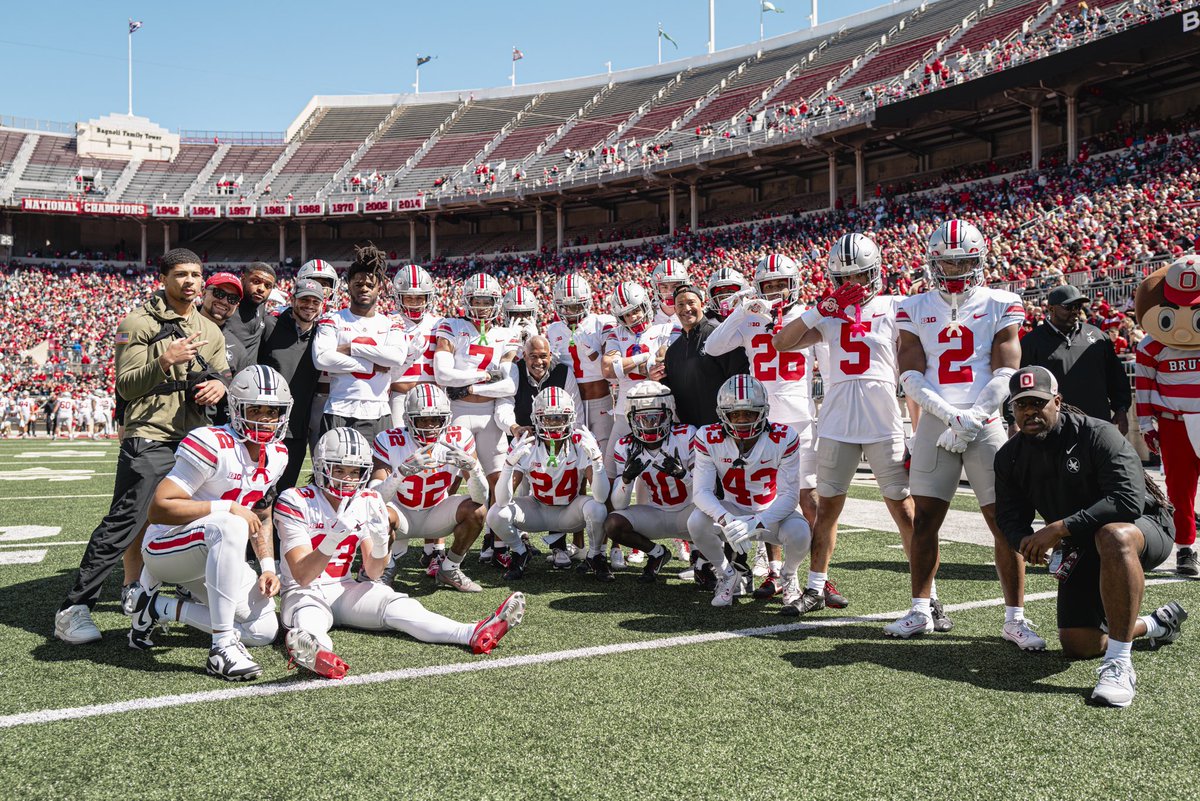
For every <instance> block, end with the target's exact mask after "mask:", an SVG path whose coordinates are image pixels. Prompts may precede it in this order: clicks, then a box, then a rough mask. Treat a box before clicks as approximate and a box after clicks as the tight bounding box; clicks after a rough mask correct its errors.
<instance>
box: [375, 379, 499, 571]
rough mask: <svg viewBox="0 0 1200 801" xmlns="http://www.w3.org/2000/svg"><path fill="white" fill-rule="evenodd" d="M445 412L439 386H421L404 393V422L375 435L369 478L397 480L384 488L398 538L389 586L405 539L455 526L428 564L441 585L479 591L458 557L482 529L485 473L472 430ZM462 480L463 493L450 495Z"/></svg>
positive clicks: (437, 535)
mask: <svg viewBox="0 0 1200 801" xmlns="http://www.w3.org/2000/svg"><path fill="white" fill-rule="evenodd" d="M450 417H451V414H450V400H449V399H448V398H447V397H446V393H445V392H444V391H443V390H442V389H441V387H438V386H436V385H434V384H429V383H423V384H419V385H418V386H415V387H413V388H412V389H410V390H409V391H408V394H407V395H405V397H404V425H403V426H399V427H396V428H393V429H390V430H388V431H384V432H382V433H381V434H379V436H377V437H376V438H375V443H374V456H375V463H374V474H373V476H372V479H373V481H374V482H377V483H382V482H384V481H385V479H389V478H391V479H394V481H393V482H392V483H394V484H395V490H393V491H389V492H387V493H385V494H384V501H385V502H387V504H388V505H389V506H390V507H391V508H392V509H393V510H394V511H395V513H396V516H397V521H396V524H395V526H394V528H395V531H396V544H395V546H394V547H393V549H392V556H391V561H390V562H389V564H388V566H387V572H386V573H385V575H384V579H383V580H384V583H386V584H388V585H389V586H390V585H391V580H392V578H393V576H394V575H395V571H396V559H398V558H399V557H400V556H402V555H403V554H404V551H405V549H406V548H407V547H408V540H409V539H423V540H425V541H426V542H427V543H431V542H437V541H439V540H441V538H443V537H445V536H446V535H447V534H450V533H451V532H453V533H454V542H453V544H452V545H451V547H450V551H449V552H448V553H445V554H444V555H443V556H440V557H439V556H437V555H435V554H436V552H433V553H431V559H430V560H429V561H428V562H427V563H426V569H427V570H428V571H429V572H430V574H431V575H433V576H434V577H435V578H436V581H437V585H438V586H439V587H452V588H453V589H456V590H460V591H462V592H479V591H480V590H481V589H482V588H481V587H480V586H479V585H478V584H476V583H475V582H474V581H472V580H471V579H470V578H468V577H467V575H466V574H465V573H464V572H463V570H462V560H463V557H464V556H466V554H467V551H469V550H470V548H471V543H473V542H475V538H476V537H478V536H479V532H480V530H481V529H482V528H483V519H484V515H485V514H486V513H487V496H488V484H487V478H486V476H484V474H483V469H482V468H481V467H480V466H479V461H478V460H477V459H476V458H475V440H474V438H473V437H472V436H471V432H469V431H466V430H465V429H462V428H460V427H459V426H457V425H451V424H450ZM464 479H465V480H466V482H467V492H468V494H467V495H457V494H455V493H456V492H457V490H458V485H459V483H460V482H461V481H463V480H464ZM431 551H432V549H431Z"/></svg>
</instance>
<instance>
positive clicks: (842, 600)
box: [824, 579, 850, 609]
mask: <svg viewBox="0 0 1200 801" xmlns="http://www.w3.org/2000/svg"><path fill="white" fill-rule="evenodd" d="M824 595H825V605H826V606H828V607H829V608H830V609H845V608H846V607H847V606H849V605H850V602H849V601H847V600H846V597H845V596H844V595H842V594H841V593H840V592H838V590H837V587H835V586H833V582H832V581H830V580H829V579H825V592H824Z"/></svg>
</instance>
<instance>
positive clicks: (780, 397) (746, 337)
mask: <svg viewBox="0 0 1200 801" xmlns="http://www.w3.org/2000/svg"><path fill="white" fill-rule="evenodd" d="M754 288H755V292H756V296H755V297H753V298H746V299H743V300H742V301H741V302H740V303H738V305H737V306H736V308H734V309H733V310H732V311H730V312H729V316H728V317H726V318H725V320H724V321H723V322H722V323H721V324H720V325H718V326H717V327H716V329H714V330H713V332H712V333H711V334H710V335H709V337H708V340H707V341H705V343H704V350H705V352H706V353H709V354H712V355H713V356H720V355H721V354H722V353H728V352H729V351H731V350H733V349H734V348H742V350H744V351H745V353H746V358H747V359H748V360H749V362H750V374H751V375H752V376H754V378H755V379H757V380H758V381H759V382H761V383H762V385H763V387H764V388H765V389H766V391H767V397H768V398H769V400H770V415H771V422H772V423H779V424H781V425H786V426H787V427H788V428H790V429H791V430H792V431H794V432H795V434H796V437H797V439H798V440H799V442H800V451H799V453H800V455H799V457H798V464H799V467H798V469H799V471H800V475H799V482H800V483H799V488H800V511H801V512H803V514H804V517H805V519H807V520H808V521H809V525H812V524H813V523H814V522H815V520H816V512H817V501H816V487H817V449H816V436H815V431H814V428H815V425H814V419H815V417H816V415H815V414H814V409H813V400H812V365H811V364H810V362H811V360H812V351H811V350H809V351H807V352H803V351H788V352H783V353H781V352H779V351H778V350H776V349H775V345H774V344H773V342H772V339H773V336H774V334H775V332H776V331H778V330H779V329H780V328H782V327H783V326H784V325H787V324H788V323H790V322H792V321H793V320H796V319H798V318H799V317H800V314H801V313H802V312H803V309H802V308H801V306H800V269H799V267H798V266H797V265H796V262H794V261H793V260H792V259H790V258H788V257H787V256H784V255H781V254H778V253H772V254H770V255H768V256H764V257H763V258H762V259H761V260H760V261H759V263H758V267H757V269H756V270H755V272H754ZM728 302H736V301H735V300H733V299H731V300H730V301H727V303H728ZM701 550H703V549H701ZM766 550H767V555H768V559H769V565H768V572H767V577H766V578H765V579H764V580H763V583H762V586H760V587H759V588H758V590H756V593H757V595H756V597H759V598H771V597H773V596H775V595H777V594H779V592H780V589H781V587H782V584H781V575H780V570H781V569H782V562H781V559H780V555H779V550H778V548H776V547H774V544H773V543H770V542H768V543H767V549H766ZM827 600H828V601H829V602H830V603H829V605H830V606H834V607H836V608H840V607H842V606H845V599H844V598H842V597H841V596H840V595H838V594H837V593H836V592H835V593H831V594H830V596H829V598H828V599H827Z"/></svg>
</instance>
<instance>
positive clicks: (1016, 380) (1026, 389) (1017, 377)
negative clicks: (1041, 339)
mask: <svg viewBox="0 0 1200 801" xmlns="http://www.w3.org/2000/svg"><path fill="white" fill-rule="evenodd" d="M1008 393H1009V395H1011V396H1012V400H1013V402H1014V403H1015V402H1016V401H1018V400H1020V399H1021V398H1025V397H1030V398H1042V399H1043V400H1054V398H1055V396H1056V395H1058V379H1057V378H1055V377H1054V373H1052V372H1050V371H1049V370H1047V369H1046V368H1045V367H1038V366H1036V365H1034V366H1032V367H1022V368H1021V369H1020V370H1018V371H1017V372H1015V373H1013V377H1012V378H1010V379H1009V380H1008Z"/></svg>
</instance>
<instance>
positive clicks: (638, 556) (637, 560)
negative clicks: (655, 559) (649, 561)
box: [625, 549, 646, 565]
mask: <svg viewBox="0 0 1200 801" xmlns="http://www.w3.org/2000/svg"><path fill="white" fill-rule="evenodd" d="M625 561H626V562H628V563H629V564H631V565H644V564H646V554H644V553H642V552H641V551H639V550H637V549H633V550H631V551H630V552H629V558H628V559H626V560H625Z"/></svg>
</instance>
